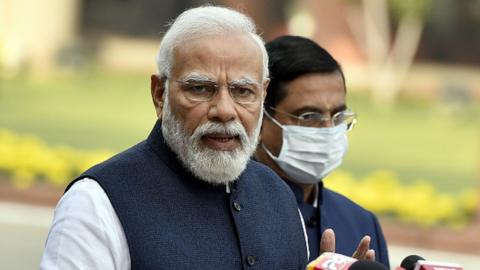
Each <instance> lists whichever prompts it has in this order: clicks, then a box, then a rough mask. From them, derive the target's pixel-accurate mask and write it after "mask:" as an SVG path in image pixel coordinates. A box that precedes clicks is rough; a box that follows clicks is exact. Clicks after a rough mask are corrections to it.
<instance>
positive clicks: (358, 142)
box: [0, 72, 480, 192]
mask: <svg viewBox="0 0 480 270" xmlns="http://www.w3.org/2000/svg"><path fill="white" fill-rule="evenodd" d="M149 87H150V82H149V74H132V73H128V74H127V73H102V72H92V73H85V74H80V75H75V76H74V75H67V76H59V77H57V78H51V79H49V80H43V81H38V80H32V79H25V78H23V77H18V78H15V79H10V80H3V81H0V128H8V129H11V130H13V131H15V132H18V133H31V134H35V135H36V136H38V137H40V138H42V139H43V140H45V141H47V142H48V143H50V144H55V145H56V144H66V145H70V146H73V147H77V148H82V149H98V148H103V149H113V150H121V149H124V148H127V147H128V146H130V145H132V144H134V143H136V142H138V141H140V140H142V139H144V138H145V137H146V135H147V134H148V132H149V131H150V129H151V127H152V125H153V123H154V121H155V118H156V117H155V111H154V109H153V104H152V102H151V99H150V90H149ZM348 102H349V105H350V107H351V108H352V109H353V110H355V111H356V112H357V113H358V115H359V119H358V120H359V121H358V125H357V126H356V127H355V129H353V130H352V131H351V133H350V135H349V137H350V148H349V153H348V154H347V158H346V161H345V163H344V165H342V167H341V168H343V169H345V170H347V171H350V172H352V173H353V174H354V175H355V176H357V177H362V176H365V175H367V174H369V173H371V172H372V171H374V170H378V169H388V170H392V171H393V172H395V173H397V174H398V176H399V178H400V179H401V180H402V181H415V180H418V179H424V180H427V181H431V182H433V183H434V184H436V185H437V186H438V187H439V188H441V189H442V190H446V191H452V192H455V191H458V190H461V189H463V188H464V187H467V186H472V185H473V184H474V182H475V181H479V177H480V169H479V166H480V154H479V151H480V133H479V126H478V125H479V123H478V120H477V119H478V117H476V116H478V115H479V108H478V107H479V106H478V104H470V105H468V106H466V107H464V108H462V109H461V110H458V111H456V112H455V113H450V112H449V111H448V110H446V109H445V108H444V107H442V106H441V105H439V104H433V103H427V102H424V103H421V102H411V101H401V102H399V104H398V105H396V106H395V107H393V108H391V109H389V110H380V109H375V107H373V106H372V104H371V103H370V101H369V99H368V98H367V97H366V96H365V95H362V94H357V93H349V97H348ZM475 179H477V180H475Z"/></svg>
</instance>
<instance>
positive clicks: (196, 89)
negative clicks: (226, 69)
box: [186, 84, 211, 94]
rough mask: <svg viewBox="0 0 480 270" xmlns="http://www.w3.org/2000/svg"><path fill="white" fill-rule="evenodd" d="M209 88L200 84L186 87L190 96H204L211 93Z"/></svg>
mask: <svg viewBox="0 0 480 270" xmlns="http://www.w3.org/2000/svg"><path fill="white" fill-rule="evenodd" d="M210 88H211V87H208V86H207V85H201V84H191V85H189V86H187V89H186V90H187V91H189V92H191V93H192V94H206V93H209V92H210V91H211V89H210Z"/></svg>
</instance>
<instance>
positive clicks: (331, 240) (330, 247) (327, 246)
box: [320, 229, 335, 254]
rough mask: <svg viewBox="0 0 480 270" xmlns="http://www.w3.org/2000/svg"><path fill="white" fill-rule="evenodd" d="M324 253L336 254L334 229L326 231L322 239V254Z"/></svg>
mask: <svg viewBox="0 0 480 270" xmlns="http://www.w3.org/2000/svg"><path fill="white" fill-rule="evenodd" d="M324 252H333V253H335V232H334V231H333V230H332V229H326V230H325V231H324V232H323V233H322V237H321V238H320V254H322V253H324Z"/></svg>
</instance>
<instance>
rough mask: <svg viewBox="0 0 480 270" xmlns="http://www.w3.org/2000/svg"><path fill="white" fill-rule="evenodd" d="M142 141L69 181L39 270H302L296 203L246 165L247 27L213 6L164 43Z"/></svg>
mask: <svg viewBox="0 0 480 270" xmlns="http://www.w3.org/2000/svg"><path fill="white" fill-rule="evenodd" d="M157 62H158V69H159V74H158V75H153V76H152V77H151V94H152V97H153V102H154V104H155V108H156V111H157V116H158V118H159V119H161V121H160V120H159V121H157V123H156V125H155V127H154V128H153V130H152V132H151V133H150V135H149V137H148V138H147V139H146V140H145V141H143V142H141V143H139V144H137V145H136V146H134V147H132V148H130V149H128V150H126V151H125V152H122V153H120V154H118V155H116V156H114V157H113V158H111V159H109V160H108V161H106V162H103V163H101V164H99V165H96V166H94V167H93V168H91V169H89V170H87V171H86V172H85V173H84V174H82V175H81V176H80V177H78V178H77V179H76V180H75V181H73V182H72V183H71V184H70V185H69V187H68V188H67V191H66V193H65V194H64V196H63V197H62V199H61V200H60V202H59V204H58V205H57V208H56V210H55V217H54V221H53V225H52V227H51V229H50V232H49V236H48V239H47V243H46V248H45V253H44V255H43V258H42V262H41V267H40V268H41V269H247V268H250V267H253V268H252V269H303V268H304V267H305V264H306V262H307V252H308V250H307V248H306V243H305V238H304V231H303V229H302V223H301V220H300V217H299V213H298V209H297V206H296V202H295V198H294V196H293V195H292V194H291V191H290V190H289V188H288V186H286V185H285V184H284V183H283V182H282V181H281V180H280V179H279V178H278V177H277V176H276V175H275V174H274V173H273V172H272V171H271V170H269V169H268V168H267V167H265V166H263V165H260V164H259V163H256V162H254V161H251V160H250V156H251V155H252V154H253V152H254V151H255V149H256V145H257V137H258V134H259V132H260V126H261V123H262V113H263V105H262V104H263V100H264V97H265V93H266V92H265V90H266V87H267V85H268V58H267V54H266V51H265V48H264V46H263V43H262V40H261V38H260V37H259V36H258V35H256V34H255V26H254V24H253V23H252V21H251V20H250V19H249V18H248V17H246V16H245V15H243V14H240V13H238V12H236V11H233V10H230V9H226V8H220V7H211V6H210V7H200V8H194V9H190V10H188V11H185V12H184V13H182V14H181V15H180V16H179V17H178V18H177V19H176V20H175V22H174V23H173V24H172V25H171V27H170V29H169V30H168V32H167V33H166V34H165V36H164V38H163V40H162V42H161V45H160V51H159V54H158V57H157Z"/></svg>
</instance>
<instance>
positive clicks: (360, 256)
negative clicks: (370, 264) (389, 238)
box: [352, 235, 375, 261]
mask: <svg viewBox="0 0 480 270" xmlns="http://www.w3.org/2000/svg"><path fill="white" fill-rule="evenodd" d="M370 240H371V239H370V236H368V235H365V236H364V237H363V238H362V240H360V243H359V244H358V246H357V250H355V252H354V253H353V255H352V257H353V258H355V259H357V260H367V261H375V250H373V249H369V247H370Z"/></svg>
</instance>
